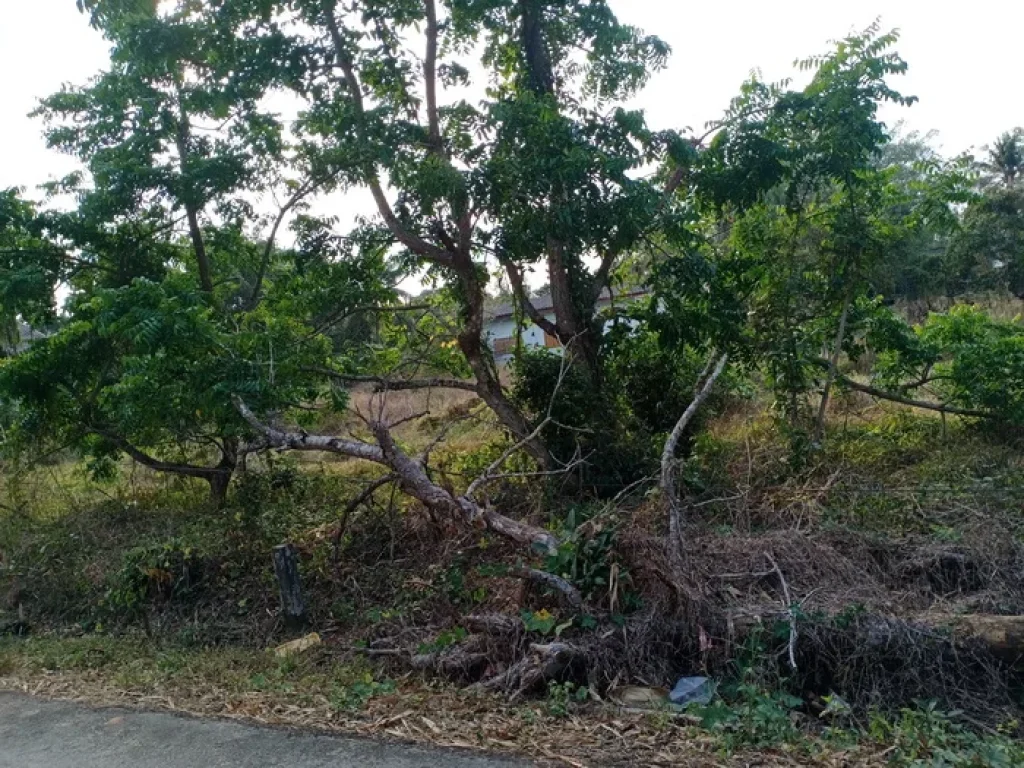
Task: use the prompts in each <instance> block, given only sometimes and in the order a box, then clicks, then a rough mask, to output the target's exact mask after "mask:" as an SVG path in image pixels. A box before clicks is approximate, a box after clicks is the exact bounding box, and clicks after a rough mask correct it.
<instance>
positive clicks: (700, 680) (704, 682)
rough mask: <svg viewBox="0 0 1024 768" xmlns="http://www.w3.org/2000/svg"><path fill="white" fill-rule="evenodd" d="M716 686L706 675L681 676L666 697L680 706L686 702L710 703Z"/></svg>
mask: <svg viewBox="0 0 1024 768" xmlns="http://www.w3.org/2000/svg"><path fill="white" fill-rule="evenodd" d="M717 688H718V685H717V683H715V682H714V681H713V680H709V679H708V678H706V677H681V678H679V682H677V683H676V687H675V688H673V689H672V690H671V692H669V694H668V699H669V701H671V702H672V703H673V704H678V705H679V706H681V707H685V706H686V705H687V704H710V703H711V699H712V698H714V695H715V690H716V689H717Z"/></svg>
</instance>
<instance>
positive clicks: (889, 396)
mask: <svg viewBox="0 0 1024 768" xmlns="http://www.w3.org/2000/svg"><path fill="white" fill-rule="evenodd" d="M814 362H815V364H817V365H818V366H819V367H827V366H828V361H827V360H815V361H814ZM836 381H838V382H839V383H840V384H842V385H843V386H844V387H847V388H848V389H852V390H854V391H855V392H863V393H864V394H865V395H871V396H872V397H877V398H878V399H879V400H888V401H890V402H893V403H900V404H902V405H909V406H911V407H912V408H923V409H924V410H928V411H936V412H938V413H948V414H949V415H951V416H967V417H970V418H975V419H995V418H997V414H995V413H992V412H991V411H981V410H977V409H974V408H957V407H956V406H952V405H944V404H942V403H930V402H928V401H927V400H914V399H913V398H910V397H904V396H903V395H898V394H896V393H895V392H887V391H885V390H883V389H878V388H877V387H872V386H870V385H868V384H861V383H860V382H859V381H854V380H853V379H851V378H849V377H848V376H844V375H842V374H837V375H836Z"/></svg>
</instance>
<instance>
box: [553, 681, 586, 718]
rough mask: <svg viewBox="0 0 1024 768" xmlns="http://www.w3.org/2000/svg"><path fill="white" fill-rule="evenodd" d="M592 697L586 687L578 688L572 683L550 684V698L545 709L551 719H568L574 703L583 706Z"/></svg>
mask: <svg viewBox="0 0 1024 768" xmlns="http://www.w3.org/2000/svg"><path fill="white" fill-rule="evenodd" d="M589 696H590V691H589V689H588V688H587V687H586V686H585V685H580V686H577V685H576V684H575V683H573V682H571V681H568V680H567V681H565V682H564V683H557V682H555V681H551V682H550V683H548V698H547V701H546V702H545V709H546V710H547V713H548V715H550V716H551V717H568V715H569V711H570V710H571V708H572V705H573V704H574V703H577V704H581V703H583V702H585V701H586V700H587V698H588V697H589Z"/></svg>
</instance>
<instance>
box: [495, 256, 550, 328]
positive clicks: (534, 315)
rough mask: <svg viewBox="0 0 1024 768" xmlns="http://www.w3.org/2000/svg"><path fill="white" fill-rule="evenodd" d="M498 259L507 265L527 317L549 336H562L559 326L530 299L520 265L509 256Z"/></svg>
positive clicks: (513, 286)
mask: <svg viewBox="0 0 1024 768" xmlns="http://www.w3.org/2000/svg"><path fill="white" fill-rule="evenodd" d="M498 260H499V261H500V262H501V263H502V265H503V266H504V267H505V272H506V274H508V281H509V283H511V285H512V290H513V291H515V294H516V296H517V297H518V298H519V304H520V306H522V308H523V310H524V311H525V312H526V315H527V317H529V318H530V320H531V321H532V322H533V324H534V325H536V326H537V327H538V328H540V329H541V330H542V331H544V332H545V333H546V334H548V335H549V336H554V337H555V338H556V339H560V338H561V333H560V332H559V330H558V326H557V325H556V324H555V323H553V322H551V321H550V320H548V319H547V318H546V317H544V315H542V314H541V313H540V311H539V310H538V309H537V308H536V307H535V306H533V302H531V301H530V297H529V296H528V295H527V293H526V286H525V285H524V283H523V273H522V271H521V270H520V269H519V266H518V265H517V264H516V263H515V262H514V261H512V259H510V258H508V257H507V256H504V255H501V254H499V255H498Z"/></svg>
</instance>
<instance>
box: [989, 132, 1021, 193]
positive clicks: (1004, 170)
mask: <svg viewBox="0 0 1024 768" xmlns="http://www.w3.org/2000/svg"><path fill="white" fill-rule="evenodd" d="M985 149H986V151H987V152H988V162H986V163H983V164H982V167H983V168H984V169H985V170H986V171H988V172H989V174H991V175H992V176H993V177H994V180H995V181H996V182H1001V183H1002V184H1003V186H1005V187H1007V188H1010V187H1013V186H1014V185H1015V184H1016V183H1017V181H1018V180H1019V179H1020V178H1021V177H1022V174H1024V128H1014V129H1013V130H1012V131H1007V132H1006V133H1004V134H1003V135H1002V136H1000V137H999V138H998V139H996V141H995V144H993V145H992V146H991V147H985Z"/></svg>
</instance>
